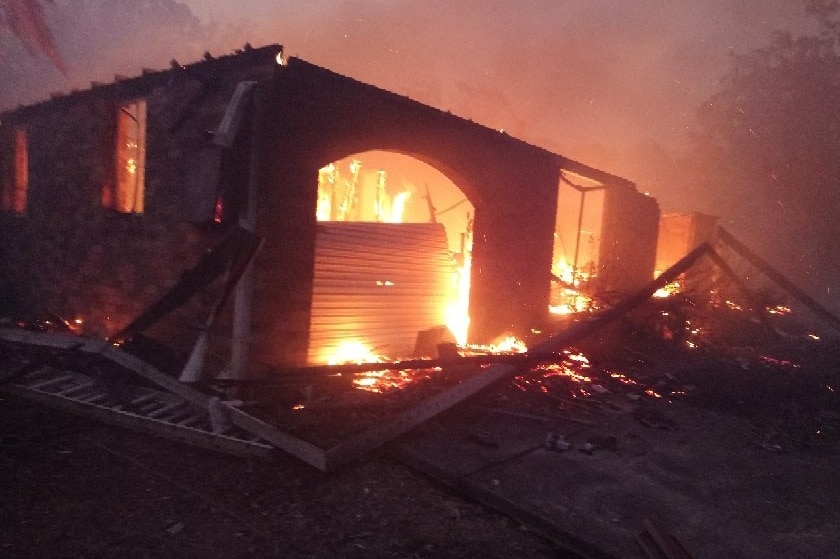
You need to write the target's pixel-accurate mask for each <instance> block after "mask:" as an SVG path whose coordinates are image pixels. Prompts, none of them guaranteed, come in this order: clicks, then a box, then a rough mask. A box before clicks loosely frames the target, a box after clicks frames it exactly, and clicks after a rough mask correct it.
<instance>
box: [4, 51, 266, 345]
mask: <svg viewBox="0 0 840 559" xmlns="http://www.w3.org/2000/svg"><path fill="white" fill-rule="evenodd" d="M276 51H277V49H276V48H270V49H261V50H256V49H255V50H253V51H249V52H246V53H244V54H240V55H239V56H230V57H224V58H220V59H213V60H206V61H204V62H200V63H197V64H193V65H190V66H186V67H183V66H177V65H174V66H173V67H172V68H171V69H170V70H167V71H162V72H144V74H143V75H142V76H140V77H138V78H133V79H130V80H121V81H117V82H115V83H113V84H109V85H104V86H99V85H94V86H93V87H92V88H91V89H89V90H86V91H82V92H75V93H72V94H69V95H66V96H60V97H55V98H53V99H51V100H48V101H45V102H42V103H39V104H37V105H33V106H30V107H25V108H21V109H17V110H15V111H10V112H7V113H4V114H3V115H2V123H3V128H4V129H6V130H12V129H14V128H16V127H23V128H24V129H25V130H26V132H27V137H28V152H29V184H28V203H27V207H26V210H25V212H24V213H23V214H20V215H16V214H13V213H9V212H3V213H0V238H2V241H1V242H0V276H2V279H0V285H3V284H5V285H7V286H9V288H10V289H11V290H12V292H13V296H14V298H15V299H16V300H17V302H18V303H19V307H20V308H21V310H23V311H24V313H25V314H29V315H39V314H43V313H45V312H47V313H53V314H55V315H59V316H61V317H63V318H65V319H67V320H74V319H80V320H82V321H83V322H82V329H83V331H84V332H85V333H86V334H90V335H94V336H110V335H112V334H113V333H115V332H116V331H118V330H119V329H121V328H123V327H124V326H126V325H127V324H128V323H129V322H130V321H131V320H132V319H134V318H136V317H137V316H138V315H139V314H140V312H141V311H142V310H144V309H145V308H147V307H148V306H149V305H150V304H151V303H152V302H154V301H155V300H157V299H158V298H160V297H161V296H162V295H163V294H164V293H165V292H166V291H167V290H168V289H169V288H170V287H171V286H172V285H174V284H175V283H176V282H177V280H178V279H179V277H180V276H181V274H182V273H183V272H184V271H185V270H187V269H189V268H191V267H192V266H194V265H195V264H196V262H197V261H198V260H199V259H200V258H201V256H202V255H203V254H204V253H205V252H206V251H207V250H209V249H210V248H211V247H212V246H214V245H215V244H216V243H217V242H218V241H219V239H220V238H221V236H222V235H223V234H224V230H225V228H226V225H220V224H214V223H213V222H212V217H213V215H212V213H211V212H212V208H213V206H214V202H215V195H216V190H217V188H216V184H209V183H211V182H216V181H214V179H217V178H218V171H217V169H218V168H219V167H220V165H221V163H222V160H223V158H224V157H228V156H227V155H224V154H223V152H222V150H221V149H220V148H218V147H216V146H214V145H213V143H212V141H211V140H212V135H211V134H210V133H208V131H212V130H215V128H216V127H217V126H218V124H219V122H220V121H221V119H222V116H223V115H224V112H225V109H226V107H227V104H228V102H229V100H230V98H231V95H232V93H233V90H234V88H235V87H236V84H237V83H238V82H240V81H242V80H264V79H269V78H270V77H271V76H272V75H273V72H274V69H275V67H276V63H275V61H274V55H275V54H276ZM138 98H143V99H145V100H146V103H147V143H146V161H147V164H146V169H145V179H146V180H145V183H146V184H145V211H144V213H142V214H125V213H118V212H116V211H113V210H110V209H106V208H104V207H103V204H102V190H103V187H104V186H105V185H106V184H108V183H109V181H111V182H112V181H113V180H114V174H115V137H114V135H115V126H116V124H115V123H116V118H115V115H116V111H117V110H118V107H119V105H120V104H121V103H124V102H127V101H131V100H135V99H138ZM8 136H9V134H0V137H2V138H7V137H8ZM0 149H2V150H3V152H4V153H8V150H9V149H10V145H9V143H8V141H7V140H5V141H3V143H2V145H0ZM199 165H201V166H206V167H207V168H209V169H210V172H207V169H202V168H197V166H199ZM195 177H203V180H204V181H205V182H199V181H196V179H195ZM208 197H209V198H208ZM202 198H207V199H206V200H202ZM196 201H201V204H200V205H201V206H202V207H203V208H204V209H205V210H204V211H203V213H202V212H197V211H196V207H197V205H196ZM209 304H210V301H208V300H207V297H206V296H205V297H202V296H201V294H200V295H199V296H197V297H194V299H193V300H192V301H191V302H190V303H189V304H188V305H186V306H185V307H184V308H183V309H180V310H179V314H178V318H177V320H174V321H173V320H170V321H169V324H168V325H167V321H162V322H161V324H159V325H158V326H157V328H156V329H155V330H154V331H153V332H152V333H153V334H156V335H158V336H159V337H161V338H165V339H166V342H167V344H168V345H170V346H175V347H176V348H178V349H180V350H182V351H186V350H187V349H188V348H189V346H190V344H191V340H192V339H194V337H195V336H196V335H197V332H198V329H199V327H200V326H201V325H202V324H203V322H204V319H205V316H206V313H207V310H208V309H209ZM176 323H177V325H178V327H177V328H176V327H174V326H173V325H174V324H176ZM228 343H229V341H228Z"/></svg>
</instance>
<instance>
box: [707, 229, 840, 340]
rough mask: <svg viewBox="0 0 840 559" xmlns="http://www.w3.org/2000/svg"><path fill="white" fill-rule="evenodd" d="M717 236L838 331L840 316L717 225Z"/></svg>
mask: <svg viewBox="0 0 840 559" xmlns="http://www.w3.org/2000/svg"><path fill="white" fill-rule="evenodd" d="M718 237H719V238H720V239H721V240H722V241H723V242H725V243H726V244H727V245H729V246H730V247H732V248H733V249H734V250H735V251H736V252H738V253H739V254H740V255H741V256H743V257H744V259H745V260H746V261H747V262H749V263H750V264H752V265H753V266H755V267H756V268H758V269H759V270H761V271H762V272H763V273H764V274H765V275H766V276H767V277H768V278H770V279H771V280H773V281H774V282H776V283H777V284H778V285H779V286H780V287H782V288H783V289H785V290H787V291H788V293H790V294H791V295H793V296H794V297H796V298H797V299H799V301H800V302H801V303H802V304H803V305H805V306H806V307H808V308H809V309H811V311H813V313H814V314H816V315H817V316H818V317H819V318H821V319H822V320H824V321H825V322H827V323H828V324H829V325H831V327H832V328H834V329H835V330H837V331H838V332H840V318H837V317H836V316H835V315H834V314H832V313H831V311H829V310H828V309H826V308H825V307H824V306H822V305H821V304H820V303H819V302H818V301H817V300H816V299H814V298H813V297H811V296H810V295H808V294H807V293H805V292H804V291H802V290H801V289H799V287H797V286H796V284H794V283H793V282H792V281H790V280H789V279H788V278H787V277H785V276H784V275H783V274H782V273H781V272H779V271H778V270H777V269H775V268H774V267H773V266H771V265H770V264H769V263H768V262H767V261H766V260H764V259H763V258H761V257H760V256H758V255H757V254H756V253H754V252H753V251H751V250H750V249H749V248H747V247H746V245H744V244H743V243H742V242H740V241H739V240H738V239H736V238H735V237H733V236H732V234H731V233H730V232H729V231H727V230H726V229H724V228H722V227H718Z"/></svg>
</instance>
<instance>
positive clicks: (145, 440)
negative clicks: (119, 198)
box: [0, 395, 567, 558]
mask: <svg viewBox="0 0 840 559" xmlns="http://www.w3.org/2000/svg"><path fill="white" fill-rule="evenodd" d="M0 476H2V479H3V482H2V484H0V503H2V504H0V556H1V557H9V558H16V557H410V558H412V557H417V558H420V557H478V556H481V557H564V556H567V555H563V554H562V553H560V552H558V551H556V550H555V549H554V548H553V547H552V545H550V544H549V543H548V542H547V541H545V540H543V539H541V538H540V537H538V536H536V535H534V534H532V533H529V532H528V531H527V530H526V529H524V528H522V527H521V526H519V525H518V524H516V523H515V522H513V521H511V520H509V519H507V518H505V517H503V516H500V515H499V514H496V513H494V512H491V511H489V510H487V509H486V508H483V507H482V506H480V505H477V504H475V503H472V502H469V501H467V500H464V499H462V498H459V497H458V496H456V495H453V494H452V493H451V492H450V491H448V490H447V489H445V488H443V487H441V486H439V485H437V484H435V483H434V482H432V481H430V480H429V479H426V478H424V477H422V476H420V475H418V474H416V473H414V472H412V471H410V470H408V469H407V468H406V467H404V466H402V465H400V464H399V463H398V462H396V461H394V460H391V459H390V458H389V456H388V455H387V454H386V453H380V454H377V455H375V456H369V457H367V458H366V459H365V460H364V462H362V463H358V464H355V465H351V466H349V467H347V468H345V469H344V470H343V471H340V472H336V473H332V474H329V475H327V474H321V473H319V472H316V471H315V470H313V469H311V468H310V467H308V466H305V465H302V464H300V463H299V462H297V461H296V460H294V459H292V458H287V457H285V456H278V457H276V459H273V460H271V461H268V462H264V461H249V460H246V459H241V458H236V457H229V456H225V455H221V454H216V453H212V452H208V451H202V450H198V449H193V448H190V447H186V446H183V445H180V444H176V443H171V442H168V441H164V440H161V439H157V438H153V437H149V436H146V435H141V434H136V433H133V432H128V431H124V430H121V429H117V428H114V427H109V426H105V425H102V424H100V423H97V422H93V421H89V420H87V419H83V418H77V417H74V416H70V415H65V414H61V413H58V412H55V411H52V410H49V409H46V408H43V407H40V406H38V405H36V404H31V403H30V402H28V401H26V400H21V399H19V398H17V397H12V396H9V395H2V400H0Z"/></svg>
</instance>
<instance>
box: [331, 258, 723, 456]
mask: <svg viewBox="0 0 840 559" xmlns="http://www.w3.org/2000/svg"><path fill="white" fill-rule="evenodd" d="M708 250H710V246H709V244H708V243H703V244H701V245H699V246H698V247H697V248H695V249H694V250H692V251H691V252H689V253H688V254H687V255H685V256H684V257H683V258H681V259H680V260H679V261H678V262H677V263H676V264H674V265H673V266H671V267H670V268H668V269H667V270H666V271H665V272H663V273H662V274H661V275H660V276H659V277H658V278H656V279H655V280H653V281H651V282H650V283H649V284H648V285H646V286H645V287H644V288H642V289H640V290H639V291H637V292H636V293H635V294H633V295H631V296H629V297H627V298H626V299H624V300H622V301H620V302H619V303H617V304H616V305H615V306H614V307H612V308H610V309H607V310H604V311H602V312H601V313H599V314H597V315H593V316H592V317H591V318H590V319H589V320H584V321H581V322H577V323H575V324H573V325H572V326H570V327H569V328H567V329H566V330H564V331H562V332H560V333H558V334H555V335H554V336H552V337H550V338H548V339H547V340H545V341H544V342H542V343H540V344H538V345H537V346H536V347H535V348H534V352H535V353H545V352H551V351H557V350H558V349H560V348H562V347H565V346H568V345H570V344H573V343H575V342H577V341H579V340H581V339H583V338H585V337H586V336H589V335H592V334H594V333H595V332H597V331H598V330H600V329H601V328H603V327H604V326H606V325H607V324H610V323H611V322H613V321H615V320H616V319H618V318H620V317H622V316H624V315H625V314H627V313H628V312H629V311H630V310H632V309H633V308H635V307H637V306H639V305H641V304H642V303H644V302H645V301H647V300H648V299H650V297H651V296H652V295H653V294H654V293H655V292H656V291H657V290H658V289H660V288H661V287H663V286H665V285H667V284H668V283H671V282H672V281H674V280H675V279H676V278H677V277H678V276H679V275H680V274H682V273H683V272H685V271H686V270H687V269H688V268H690V267H691V266H692V265H693V264H694V263H695V262H696V261H697V260H698V259H699V258H700V257H701V256H703V255H704V254H705V253H706V252H707V251H708ZM521 371H522V366H521V365H510V364H504V363H502V364H496V365H491V366H490V367H488V368H487V369H485V370H483V371H482V372H480V373H477V374H475V375H472V376H470V377H468V378H466V379H464V380H463V381H461V382H460V383H459V384H456V385H455V386H453V387H452V388H449V389H448V390H445V391H443V392H440V393H438V394H437V395H435V396H433V397H432V398H429V399H428V400H425V401H424V402H422V403H421V404H418V405H417V406H415V407H413V408H411V409H409V410H407V411H405V412H403V413H402V414H399V415H397V416H396V417H395V418H394V419H392V420H391V421H388V422H387V423H383V424H382V425H379V426H377V427H374V428H372V429H369V430H367V431H364V432H362V433H360V434H358V435H356V436H355V437H352V438H350V439H348V440H346V441H344V442H342V443H339V444H338V445H336V446H334V447H332V448H329V449H327V450H326V456H325V458H326V464H325V468H326V469H333V468H335V467H338V466H340V465H342V464H345V463H347V462H351V461H353V460H355V459H357V458H359V457H360V456H362V455H363V454H364V453H366V452H368V451H371V450H373V449H375V448H377V447H379V446H381V445H383V444H385V443H386V442H388V441H390V440H393V439H395V438H396V437H398V436H400V435H403V434H405V433H407V432H408V431H410V430H412V429H414V428H415V427H417V426H418V425H420V424H421V423H424V422H425V421H428V420H429V419H431V418H432V417H434V416H436V415H438V414H440V413H441V412H444V411H446V410H448V409H450V408H452V407H453V406H455V405H457V404H459V403H460V402H462V401H464V400H466V399H467V398H469V397H471V396H473V395H475V394H477V393H478V392H480V391H482V390H484V389H485V388H488V387H489V386H491V385H493V384H495V383H497V382H499V381H501V380H503V379H507V378H510V377H512V376H514V375H516V374H517V373H519V372H521Z"/></svg>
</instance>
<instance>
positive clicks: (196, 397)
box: [0, 329, 326, 471]
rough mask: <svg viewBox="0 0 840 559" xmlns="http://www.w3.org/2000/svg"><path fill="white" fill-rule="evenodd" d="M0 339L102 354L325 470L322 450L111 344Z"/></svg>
mask: <svg viewBox="0 0 840 559" xmlns="http://www.w3.org/2000/svg"><path fill="white" fill-rule="evenodd" d="M0 339H4V340H7V341H11V342H18V343H24V344H30V345H38V346H44V347H54V348H69V347H73V346H78V350H79V351H82V352H87V353H95V354H98V355H101V356H102V357H104V358H106V359H109V360H111V361H113V362H114V363H117V364H118V365H122V366H123V367H125V368H127V369H128V370H130V371H132V372H134V373H136V374H138V375H139V376H141V377H143V378H145V379H146V380H149V381H151V382H153V383H155V384H157V385H158V386H159V387H161V388H163V389H165V390H167V391H169V392H171V393H173V394H175V395H177V396H179V397H180V398H182V399H183V400H186V401H187V402H189V403H191V404H193V405H195V406H196V407H198V408H201V409H205V410H210V408H211V405H213V406H216V407H218V404H221V405H222V408H223V410H224V413H225V414H227V419H228V420H229V421H230V422H231V423H232V424H233V425H235V426H237V427H239V428H240V429H243V430H245V431H247V432H249V433H251V434H253V435H256V436H258V437H260V438H261V439H263V440H265V441H267V442H268V443H270V444H271V445H273V446H274V447H276V448H277V449H279V450H282V451H284V452H286V453H288V454H290V455H292V456H294V457H296V458H298V459H300V460H302V461H304V462H306V463H307V464H309V465H311V466H313V467H315V468H317V469H319V470H322V471H326V459H325V454H324V451H323V450H322V449H321V448H319V447H317V446H315V445H313V444H311V443H309V442H307V441H304V440H302V439H298V438H297V437H294V436H292V435H289V434H287V433H284V432H283V431H281V430H280V429H278V428H277V427H275V426H273V425H269V424H268V423H265V422H263V421H261V420H260V419H257V418H256V417H253V416H251V415H250V414H248V413H247V412H245V411H243V410H240V409H239V408H237V407H236V406H235V405H233V404H231V403H229V402H221V401H219V400H218V398H214V397H212V396H208V395H207V394H204V393H202V392H199V391H198V390H196V389H195V388H193V387H191V386H189V385H187V384H184V383H182V382H179V381H178V380H176V379H174V378H172V377H170V376H169V375H166V374H165V373H162V372H161V371H158V370H157V369H156V368H154V367H152V366H151V365H149V364H148V363H146V362H145V361H143V360H142V359H140V358H138V357H135V356H133V355H131V354H129V353H126V352H125V351H123V350H121V349H120V348H119V347H117V346H115V345H113V344H112V343H111V342H108V341H105V340H93V339H89V338H81V337H79V336H71V335H66V334H45V333H42V332H32V331H29V330H16V329H0ZM87 403H88V404H91V405H95V404H94V403H93V402H92V401H88V402H87ZM96 413H97V414H106V413H116V411H115V410H113V409H110V408H102V411H101V412H96ZM184 428H187V429H188V428H189V427H188V426H184ZM164 434H165V433H164Z"/></svg>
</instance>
